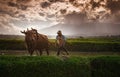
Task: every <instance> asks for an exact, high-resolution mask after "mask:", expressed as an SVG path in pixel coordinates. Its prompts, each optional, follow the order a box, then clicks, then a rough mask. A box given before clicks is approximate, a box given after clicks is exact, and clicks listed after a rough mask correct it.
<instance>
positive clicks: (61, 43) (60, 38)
mask: <svg viewBox="0 0 120 77" xmlns="http://www.w3.org/2000/svg"><path fill="white" fill-rule="evenodd" d="M65 43H66V38H65V36H64V35H62V32H61V31H60V30H59V31H58V32H57V36H56V45H57V47H58V51H57V56H59V55H60V51H61V50H64V51H65V52H66V53H67V55H68V54H69V53H68V51H67V49H66V48H65Z"/></svg>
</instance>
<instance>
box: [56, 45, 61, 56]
mask: <svg viewBox="0 0 120 77" xmlns="http://www.w3.org/2000/svg"><path fill="white" fill-rule="evenodd" d="M60 50H61V47H58V51H57V56H59V55H60Z"/></svg>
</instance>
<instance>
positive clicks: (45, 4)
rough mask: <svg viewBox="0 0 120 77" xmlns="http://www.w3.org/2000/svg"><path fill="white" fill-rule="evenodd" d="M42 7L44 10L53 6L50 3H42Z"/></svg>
mask: <svg viewBox="0 0 120 77" xmlns="http://www.w3.org/2000/svg"><path fill="white" fill-rule="evenodd" d="M40 5H41V7H42V8H46V7H49V6H50V5H51V4H50V3H49V2H42V3H41V4H40Z"/></svg>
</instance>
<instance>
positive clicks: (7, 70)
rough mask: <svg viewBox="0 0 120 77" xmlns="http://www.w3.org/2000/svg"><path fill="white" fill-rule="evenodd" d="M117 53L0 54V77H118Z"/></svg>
mask: <svg viewBox="0 0 120 77" xmlns="http://www.w3.org/2000/svg"><path fill="white" fill-rule="evenodd" d="M119 69H120V56H69V57H67V56H61V57H56V56H0V72H1V74H0V77H8V76H9V77H119V76H120V73H119Z"/></svg>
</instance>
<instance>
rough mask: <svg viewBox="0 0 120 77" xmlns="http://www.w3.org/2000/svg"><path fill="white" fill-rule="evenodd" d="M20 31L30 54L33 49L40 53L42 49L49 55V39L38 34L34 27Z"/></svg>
mask: <svg viewBox="0 0 120 77" xmlns="http://www.w3.org/2000/svg"><path fill="white" fill-rule="evenodd" d="M21 33H23V34H25V42H26V46H27V50H28V52H29V54H30V55H32V54H33V52H34V51H35V50H37V51H39V53H40V55H42V51H43V50H46V52H47V55H49V41H48V37H47V36H46V35H43V34H39V33H38V32H37V30H36V29H32V30H28V29H27V31H25V30H24V31H21Z"/></svg>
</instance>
